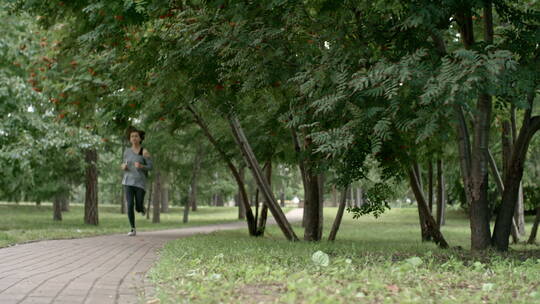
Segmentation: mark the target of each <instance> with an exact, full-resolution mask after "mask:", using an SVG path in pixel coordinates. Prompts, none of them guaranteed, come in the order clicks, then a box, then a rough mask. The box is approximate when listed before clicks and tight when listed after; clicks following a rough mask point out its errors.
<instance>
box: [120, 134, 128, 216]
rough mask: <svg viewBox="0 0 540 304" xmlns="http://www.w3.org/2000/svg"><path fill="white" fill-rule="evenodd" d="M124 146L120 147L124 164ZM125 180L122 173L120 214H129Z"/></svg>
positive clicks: (121, 172) (122, 172)
mask: <svg viewBox="0 0 540 304" xmlns="http://www.w3.org/2000/svg"><path fill="white" fill-rule="evenodd" d="M123 148H124V147H123V145H120V159H121V160H122V162H123V161H124V150H123ZM123 180H124V171H123V170H121V171H120V188H122V190H121V192H122V197H120V213H121V214H126V212H127V201H126V190H125V189H124V185H122V181H123Z"/></svg>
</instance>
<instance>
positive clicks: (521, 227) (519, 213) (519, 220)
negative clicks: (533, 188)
mask: <svg viewBox="0 0 540 304" xmlns="http://www.w3.org/2000/svg"><path fill="white" fill-rule="evenodd" d="M514 222H515V223H516V227H517V230H518V233H519V235H520V236H525V235H526V234H527V233H526V231H525V206H524V205H523V183H520V184H519V190H518V198H517V201H516V209H515V210H514Z"/></svg>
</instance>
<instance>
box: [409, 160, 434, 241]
mask: <svg viewBox="0 0 540 304" xmlns="http://www.w3.org/2000/svg"><path fill="white" fill-rule="evenodd" d="M413 173H414V174H415V177H416V180H417V181H418V185H419V187H420V189H423V188H424V187H423V183H422V173H421V170H420V166H419V165H418V163H417V162H416V163H415V164H414V165H413ZM411 187H412V184H411ZM416 204H417V207H418V220H419V222H420V234H421V237H422V242H429V241H432V239H431V234H430V232H429V228H428V224H427V217H428V215H430V214H431V213H429V212H428V213H426V212H425V210H424V209H423V208H421V206H420V202H419V201H418V197H416ZM428 211H429V205H428Z"/></svg>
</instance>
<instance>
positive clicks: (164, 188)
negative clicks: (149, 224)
mask: <svg viewBox="0 0 540 304" xmlns="http://www.w3.org/2000/svg"><path fill="white" fill-rule="evenodd" d="M167 212H169V183H168V178H167V175H166V174H163V175H162V176H161V213H167Z"/></svg>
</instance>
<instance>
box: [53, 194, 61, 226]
mask: <svg viewBox="0 0 540 304" xmlns="http://www.w3.org/2000/svg"><path fill="white" fill-rule="evenodd" d="M61 195H62V194H56V195H55V196H54V199H53V220H54V221H61V220H62V198H61Z"/></svg>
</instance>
